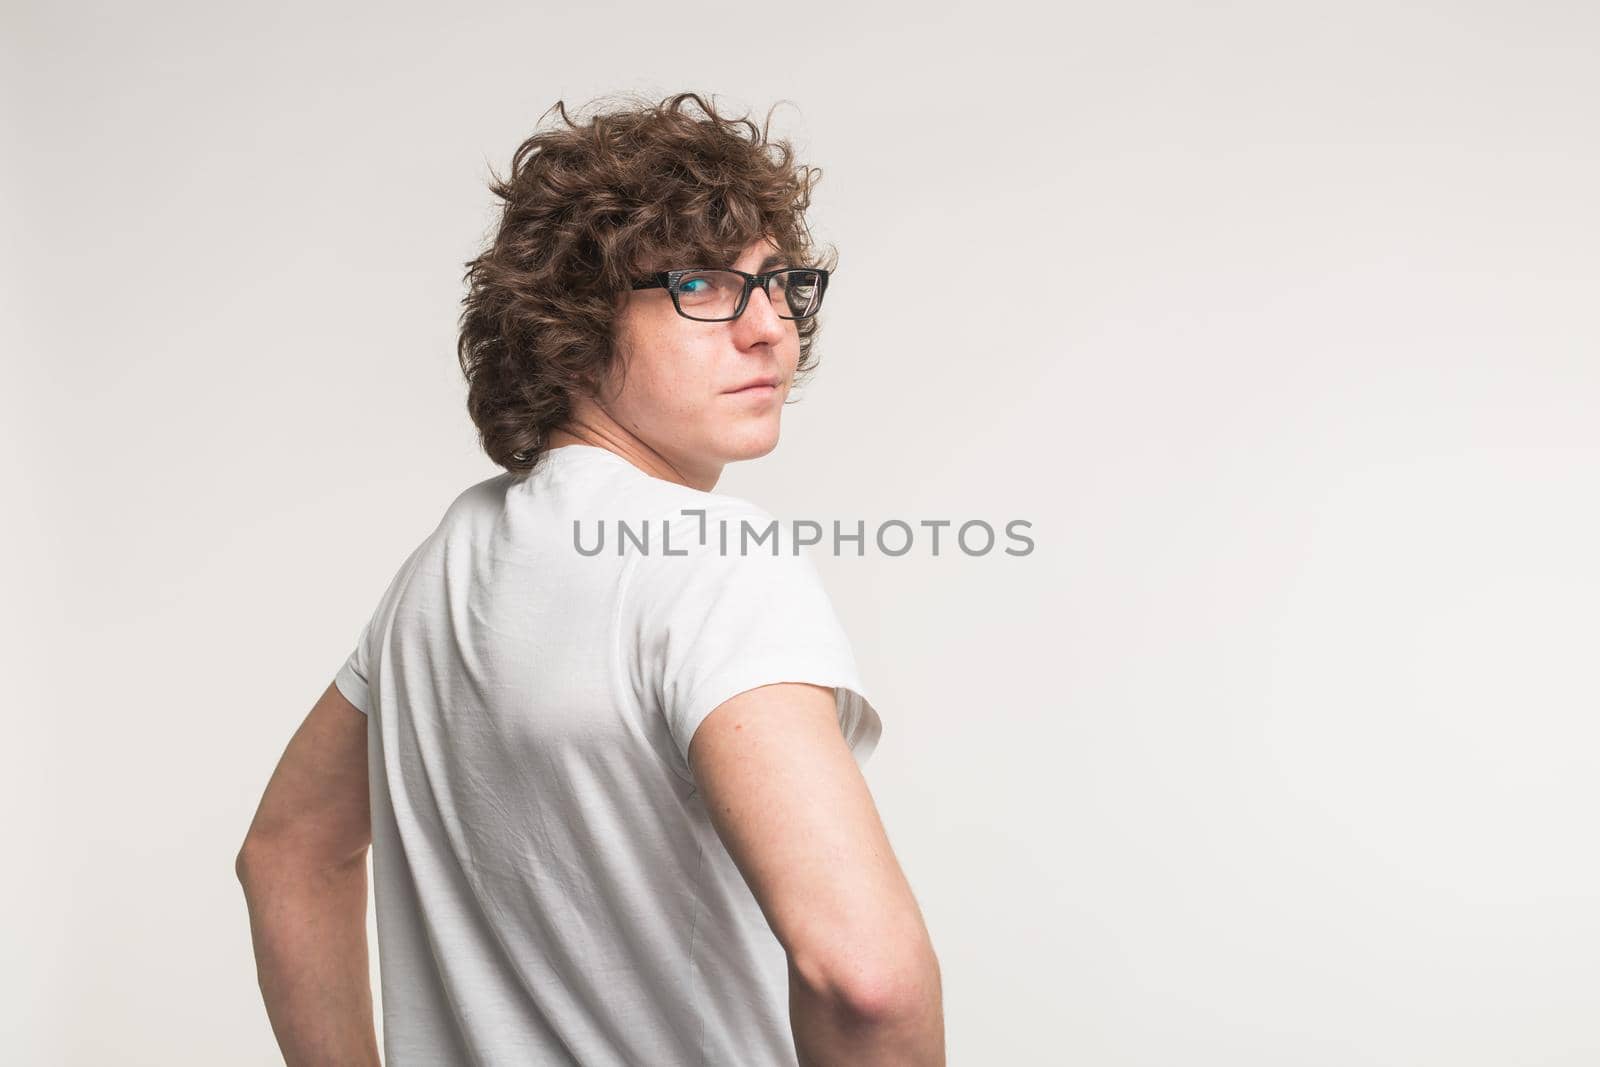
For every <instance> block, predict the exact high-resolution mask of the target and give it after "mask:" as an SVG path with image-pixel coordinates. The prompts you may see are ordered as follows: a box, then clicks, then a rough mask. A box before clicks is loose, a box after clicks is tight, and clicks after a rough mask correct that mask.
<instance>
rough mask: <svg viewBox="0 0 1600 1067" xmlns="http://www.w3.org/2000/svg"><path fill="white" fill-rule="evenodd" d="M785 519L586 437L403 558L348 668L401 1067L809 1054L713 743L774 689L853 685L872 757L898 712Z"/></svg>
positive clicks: (388, 999) (466, 496)
mask: <svg viewBox="0 0 1600 1067" xmlns="http://www.w3.org/2000/svg"><path fill="white" fill-rule="evenodd" d="M684 509H690V510H691V511H692V512H697V511H703V512H704V515H703V516H702V515H700V514H693V513H692V514H688V515H685V514H683V510H684ZM773 522H774V520H773V518H772V516H770V515H769V514H767V513H766V512H764V511H762V510H761V509H759V508H757V507H755V506H754V505H752V504H750V503H748V502H746V501H743V500H740V499H738V498H735V497H731V496H726V495H721V494H715V493H704V492H700V491H699V490H695V489H690V488H687V487H685V486H681V485H677V484H676V483H673V482H668V481H665V480H663V479H659V478H654V477H652V476H650V475H647V474H645V473H644V472H642V471H640V470H639V469H638V468H636V467H634V466H633V465H632V464H631V463H629V462H628V461H627V460H624V459H623V458H622V457H620V456H618V455H616V454H614V453H612V452H609V451H607V450H605V449H602V448H597V447H594V446H590V445H567V446H563V447H560V448H557V449H554V450H551V451H549V452H547V453H544V454H543V455H542V456H541V457H540V459H539V461H538V463H537V464H536V465H535V468H534V470H533V471H532V472H531V473H530V474H528V475H527V476H526V477H525V478H520V479H519V478H517V477H515V476H513V475H511V474H509V473H506V474H501V475H499V476H497V477H494V478H491V479H489V480H487V481H484V482H480V483H479V484H477V485H475V486H473V487H471V488H470V489H468V490H467V491H466V492H464V493H462V494H461V496H459V497H458V498H457V499H456V500H455V502H454V503H453V504H451V506H450V508H449V509H448V511H447V512H446V514H445V516H444V519H443V520H442V521H441V522H440V524H439V526H438V528H437V529H436V530H434V532H433V533H432V534H430V535H429V536H428V537H427V539H426V540H424V541H423V542H422V544H421V545H419V546H418V547H417V548H416V550H415V551H413V552H412V554H411V555H410V556H409V557H408V558H407V559H406V561H405V563H404V564H403V565H402V566H401V568H400V570H399V572H398V573H397V574H396V575H395V578H394V580H393V582H392V583H391V584H390V586H389V588H388V590H387V591H386V592H385V593H384V595H383V597H382V599H381V601H380V603H379V604H378V608H377V610H376V611H375V612H374V614H373V616H372V619H371V621H370V622H369V623H368V624H367V626H366V628H365V629H364V630H363V631H362V633H361V637H360V639H359V641H358V642H357V645H356V648H355V651H354V652H353V653H351V655H350V657H349V659H348V660H347V661H346V662H345V664H344V665H343V667H342V668H341V669H340V670H339V672H338V674H337V676H336V678H335V680H334V681H335V684H336V685H337V686H338V687H339V690H340V691H341V692H342V693H343V694H344V695H345V696H346V697H347V698H348V699H349V700H350V702H351V703H352V704H354V705H355V706H356V707H358V708H360V709H361V710H362V711H364V712H366V713H367V715H368V719H369V727H368V736H369V739H370V741H369V745H368V752H369V757H368V768H369V772H370V776H371V790H372V832H373V846H372V862H373V871H374V882H375V887H374V888H375V893H376V898H377V921H378V951H379V962H380V968H381V972H382V985H383V1028H384V1045H385V1051H386V1054H387V1062H388V1063H389V1064H390V1065H391V1067H407V1065H410V1064H468V1063H480V1064H518V1065H522V1064H535V1063H537V1064H549V1063H579V1064H584V1065H585V1067H594V1065H606V1064H617V1065H622V1064H628V1065H650V1067H671V1065H677V1064H739V1065H753V1064H794V1063H795V1062H796V1056H795V1051H794V1042H793V1037H792V1033H791V1031H790V1029H789V1011H788V971H787V959H786V957H785V954H784V951H783V948H782V946H781V945H780V944H779V943H778V941H777V938H776V937H775V936H774V935H773V933H772V931H771V928H770V927H769V926H768V925H767V922H766V919H765V917H764V916H763V915H762V913H761V909H760V907H759V906H758V905H757V903H756V901H755V898H754V896H753V895H752V894H751V892H750V890H749V887H748V886H747V885H746V884H745V882H744V879H743V877H742V876H741V875H740V873H739V870H738V868H737V867H736V866H735V865H734V863H733V861H732V859H731V858H730V857H729V856H728V853H727V850H726V848H724V846H723V844H722V841H721V839H720V838H719V837H718V836H717V833H716V831H715V829H714V828H713V827H712V825H711V823H710V821H709V820H708V818H707V815H706V810H705V805H704V802H703V799H702V798H701V797H700V796H699V794H698V793H697V792H696V791H695V788H694V784H693V779H692V777H691V776H690V773H689V765H688V750H689V740H690V738H692V737H693V736H694V732H695V728H696V727H697V726H699V725H700V722H701V720H703V719H704V718H705V717H706V715H708V714H709V713H710V712H711V711H712V710H713V709H714V708H716V707H717V705H719V704H721V703H722V702H723V701H725V700H727V699H728V698H729V697H731V696H734V695H735V694H737V693H740V692H743V691H745V690H747V689H751V688H754V687H756V686H761V685H767V684H771V683H774V682H811V683H814V684H816V685H822V686H832V687H835V696H836V702H837V707H838V713H839V726H840V730H841V732H842V734H843V736H844V739H845V741H846V743H847V744H848V745H849V746H850V748H851V751H852V752H853V754H854V756H855V758H856V761H857V763H858V764H860V765H864V764H865V763H866V760H867V757H868V756H870V755H871V753H872V751H873V749H874V748H875V747H876V745H877V742H878V738H879V736H880V734H881V732H882V722H881V720H880V719H879V718H878V713H877V711H876V710H875V709H874V707H873V705H872V703H871V702H870V701H869V698H868V695H867V693H866V691H865V690H864V688H863V687H862V684H861V679H860V677H859V676H858V673H857V667H856V662H855V659H854V657H853V655H852V653H851V649H850V645H849V642H848V640H847V639H846V637H845V634H844V632H843V629H842V627H841V626H840V624H839V620H838V618H837V616H836V615H835V613H834V611H833V608H832V606H831V604H830V603H829V601H828V597H827V593H826V591H825V590H824V588H823V586H822V583H821V580H820V578H819V576H818V574H817V572H816V569H815V566H814V565H813V563H812V562H811V560H810V559H809V558H808V557H807V556H806V555H805V554H804V553H803V552H802V554H800V555H795V554H794V547H793V541H792V528H790V527H789V526H788V524H784V523H777V524H776V537H773V536H772V535H771V530H770V528H771V525H772V524H773ZM575 523H576V524H577V525H576V528H575ZM619 524H620V526H619ZM746 525H748V527H749V528H750V530H751V532H750V533H748V534H746V533H745V532H744V527H745V526H746ZM621 526H625V527H627V530H626V535H624V532H623V531H622V530H621V528H620V527H621ZM641 531H642V533H641ZM702 532H703V533H704V535H705V536H704V538H703V540H702V537H701V534H702ZM627 535H631V536H627ZM761 535H767V536H766V538H765V540H758V537H760V536H761ZM664 536H665V538H666V543H665V544H663V537H664ZM724 536H725V537H726V542H725V543H726V546H727V548H726V551H724V550H723V538H724ZM601 537H603V538H604V540H603V542H602V544H603V547H602V548H601V550H600V551H599V552H598V553H597V554H593V555H589V554H585V553H587V552H592V551H593V550H594V549H595V546H596V543H597V541H598V540H599V539H600V538H601ZM741 539H742V540H741ZM641 541H642V542H643V545H642V547H641V544H640V542H641ZM741 546H742V547H743V548H744V550H745V554H741V553H740V549H741ZM580 548H581V549H582V551H580ZM774 548H776V550H777V551H776V554H774V551H773V550H774ZM619 549H621V550H622V551H621V552H620V554H619ZM774 832H780V830H779V829H778V828H774Z"/></svg>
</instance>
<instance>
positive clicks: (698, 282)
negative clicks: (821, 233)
mask: <svg viewBox="0 0 1600 1067" xmlns="http://www.w3.org/2000/svg"><path fill="white" fill-rule="evenodd" d="M758 285H759V286H761V288H762V289H763V290H764V291H765V292H766V294H767V299H768V300H770V301H772V306H773V308H774V309H775V310H776V311H777V312H778V317H779V318H780V319H808V318H810V317H811V316H813V315H815V314H816V313H817V309H818V308H820V307H821V306H822V294H823V293H825V292H827V290H828V272H827V271H825V270H822V269H820V268H818V267H784V268H783V269H781V270H772V271H768V272H766V273H765V274H746V273H745V272H744V271H742V270H733V269H732V268H729V267H696V268H690V269H688V270H663V271H657V272H656V273H655V274H653V275H651V276H650V280H649V281H645V282H635V283H634V285H633V287H634V288H635V289H665V290H666V291H667V292H669V293H671V294H672V306H673V307H674V308H676V309H677V311H678V314H680V315H682V316H683V317H684V318H686V319H694V320H695V321H696V322H729V321H731V320H733V319H736V318H738V317H739V316H740V315H743V314H744V309H745V305H746V304H748V303H749V302H750V291H751V290H752V289H754V288H755V287H756V286H758Z"/></svg>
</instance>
